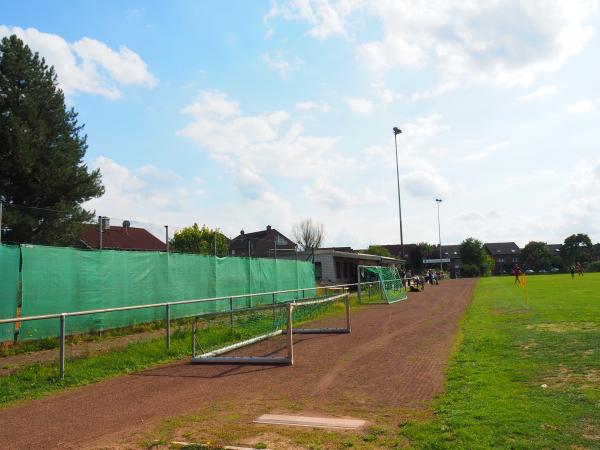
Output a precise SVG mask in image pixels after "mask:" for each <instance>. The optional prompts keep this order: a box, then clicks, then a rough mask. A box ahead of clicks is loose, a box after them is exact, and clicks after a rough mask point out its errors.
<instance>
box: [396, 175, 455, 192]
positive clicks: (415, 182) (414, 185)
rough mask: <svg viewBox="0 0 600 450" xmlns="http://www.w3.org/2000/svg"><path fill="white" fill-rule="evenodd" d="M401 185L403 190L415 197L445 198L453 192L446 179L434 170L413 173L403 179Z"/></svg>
mask: <svg viewBox="0 0 600 450" xmlns="http://www.w3.org/2000/svg"><path fill="white" fill-rule="evenodd" d="M401 183H402V184H401V189H404V190H406V191H408V192H409V193H410V194H411V195H412V196H414V197H431V198H434V197H440V196H442V197H444V196H446V195H447V194H448V193H449V192H450V191H451V189H450V185H449V184H448V182H447V181H446V179H445V178H444V177H443V176H441V175H440V174H438V173H436V172H435V171H433V169H432V170H431V171H424V170H415V171H412V172H411V173H409V174H407V175H404V176H402V177H401Z"/></svg>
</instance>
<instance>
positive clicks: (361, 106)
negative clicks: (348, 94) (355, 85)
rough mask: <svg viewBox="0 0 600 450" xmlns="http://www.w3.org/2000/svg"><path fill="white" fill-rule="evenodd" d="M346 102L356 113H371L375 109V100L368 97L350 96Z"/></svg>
mask: <svg viewBox="0 0 600 450" xmlns="http://www.w3.org/2000/svg"><path fill="white" fill-rule="evenodd" d="M346 104H347V105H348V108H350V110H351V111H353V112H355V113H356V114H363V115H369V114H371V113H372V112H373V109H374V105H373V102H372V101H371V100H367V99H366V98H349V99H347V100H346Z"/></svg>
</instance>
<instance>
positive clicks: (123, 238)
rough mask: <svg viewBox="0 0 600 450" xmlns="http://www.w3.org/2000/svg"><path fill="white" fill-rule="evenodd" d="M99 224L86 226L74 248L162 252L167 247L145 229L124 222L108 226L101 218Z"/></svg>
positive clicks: (104, 218) (107, 221)
mask: <svg viewBox="0 0 600 450" xmlns="http://www.w3.org/2000/svg"><path fill="white" fill-rule="evenodd" d="M101 224H102V226H100V225H99V224H93V225H91V224H90V225H86V226H85V227H84V229H83V231H82V233H81V237H80V238H79V241H78V242H76V243H75V246H76V247H80V248H88V249H100V248H102V249H106V250H147V251H159V252H164V251H166V250H167V245H166V244H165V243H164V242H163V241H161V240H160V239H158V238H157V237H156V236H154V235H153V234H152V233H150V232H149V231H148V230H146V229H145V228H137V227H132V226H131V225H130V223H129V221H127V220H125V221H124V222H123V224H122V226H114V225H110V220H109V219H108V218H107V217H103V218H102V221H101Z"/></svg>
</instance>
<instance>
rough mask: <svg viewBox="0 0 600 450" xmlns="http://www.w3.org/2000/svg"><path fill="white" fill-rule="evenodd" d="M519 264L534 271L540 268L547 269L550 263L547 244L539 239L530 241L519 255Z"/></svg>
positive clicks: (550, 255)
mask: <svg viewBox="0 0 600 450" xmlns="http://www.w3.org/2000/svg"><path fill="white" fill-rule="evenodd" d="M519 260H520V262H521V264H522V265H523V266H524V267H525V268H527V269H533V270H535V271H536V272H537V271H538V270H540V269H549V268H550V266H551V265H552V254H551V253H550V249H549V248H548V244H546V243H545V242H540V241H531V242H529V243H528V244H527V245H525V247H523V249H522V250H521V253H520V255H519Z"/></svg>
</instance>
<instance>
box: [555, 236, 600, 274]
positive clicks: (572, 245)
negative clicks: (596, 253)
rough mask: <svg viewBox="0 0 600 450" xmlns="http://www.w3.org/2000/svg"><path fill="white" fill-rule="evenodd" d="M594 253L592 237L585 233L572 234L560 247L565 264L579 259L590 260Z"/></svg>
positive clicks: (582, 260)
mask: <svg viewBox="0 0 600 450" xmlns="http://www.w3.org/2000/svg"><path fill="white" fill-rule="evenodd" d="M592 253H593V245H592V241H591V239H590V237H589V236H588V235H587V234H584V233H578V234H572V235H571V236H569V237H568V238H566V239H565V242H564V244H563V246H562V248H561V249H560V256H561V258H562V259H563V262H564V264H565V266H569V265H571V264H574V263H576V262H578V261H580V262H583V263H585V262H588V261H589V260H590V258H591V256H592Z"/></svg>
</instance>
